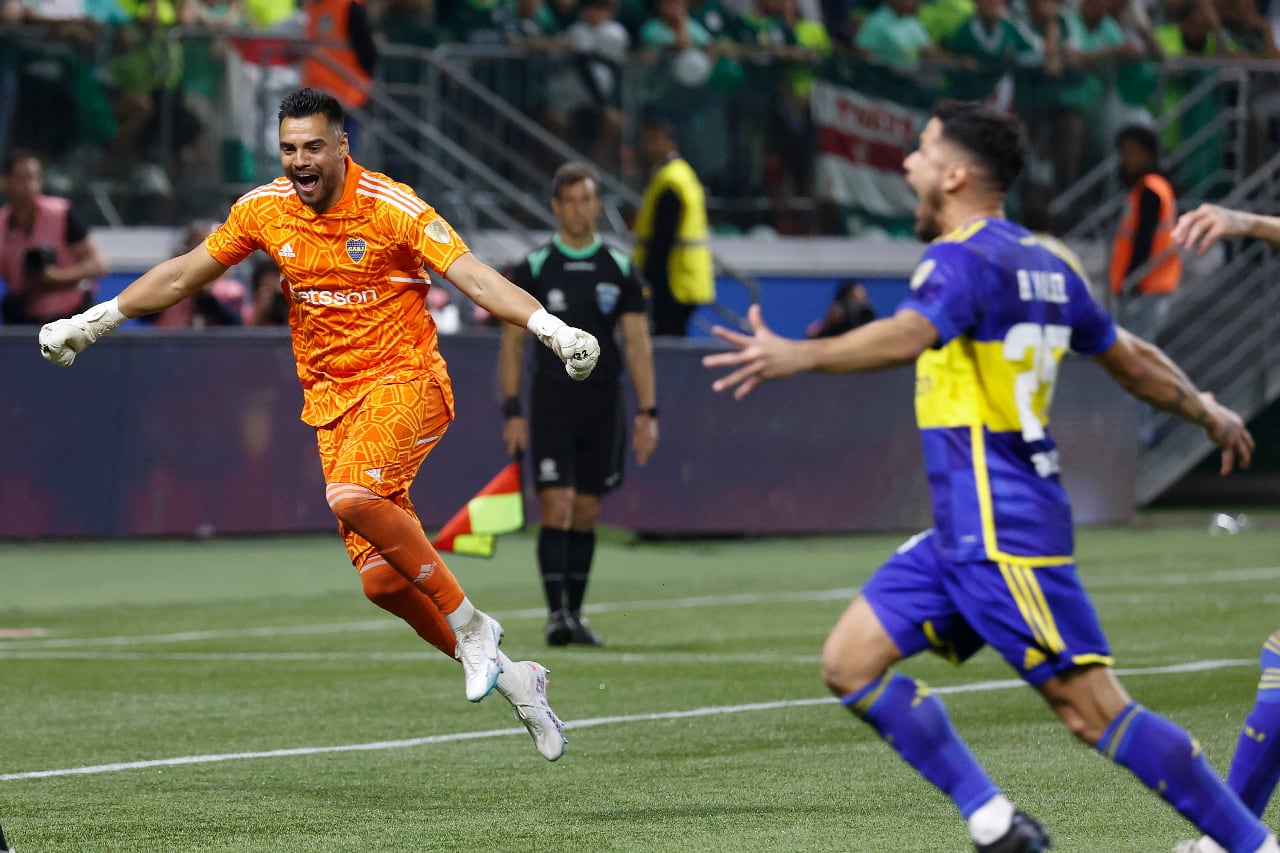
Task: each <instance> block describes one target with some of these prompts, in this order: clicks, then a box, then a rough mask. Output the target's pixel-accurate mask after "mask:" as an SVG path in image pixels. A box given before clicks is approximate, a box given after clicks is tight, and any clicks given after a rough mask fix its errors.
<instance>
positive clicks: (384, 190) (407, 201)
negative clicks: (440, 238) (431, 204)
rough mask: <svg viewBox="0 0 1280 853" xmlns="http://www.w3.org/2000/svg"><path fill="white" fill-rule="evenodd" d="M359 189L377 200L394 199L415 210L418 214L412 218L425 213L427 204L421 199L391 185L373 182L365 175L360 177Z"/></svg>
mask: <svg viewBox="0 0 1280 853" xmlns="http://www.w3.org/2000/svg"><path fill="white" fill-rule="evenodd" d="M360 187H361V188H363V189H365V190H369V191H370V192H369V193H366V194H371V195H375V196H377V197H379V198H386V199H388V200H390V199H395V200H397V201H399V202H400V203H401V204H402V205H404V206H406V207H410V208H416V209H417V210H418V212H417V213H415V214H414V216H420V215H422V214H423V213H424V212H426V209H427V203H426V202H425V201H423V200H422V199H420V198H417V197H416V196H413V195H411V194H409V193H407V192H405V191H404V190H401V189H399V188H397V187H394V186H392V185H391V184H388V183H385V182H383V181H375V180H373V179H372V178H370V177H369V176H368V175H367V174H365V175H361V176H360Z"/></svg>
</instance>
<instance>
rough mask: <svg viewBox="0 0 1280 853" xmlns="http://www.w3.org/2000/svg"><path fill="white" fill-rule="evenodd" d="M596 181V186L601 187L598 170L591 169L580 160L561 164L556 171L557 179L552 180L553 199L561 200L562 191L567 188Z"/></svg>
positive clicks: (589, 165)
mask: <svg viewBox="0 0 1280 853" xmlns="http://www.w3.org/2000/svg"><path fill="white" fill-rule="evenodd" d="M588 180H589V181H594V182H595V184H596V186H597V187H598V186H599V185H600V180H599V179H598V178H597V177H596V170H595V169H593V168H591V164H590V163H583V162H581V161H578V160H570V161H569V162H568V163H563V164H561V166H560V168H559V169H556V174H555V177H553V178H552V179H551V197H552V198H560V191H561V190H563V189H564V188H565V187H571V186H573V185H574V184H577V183H581V182H582V181H588Z"/></svg>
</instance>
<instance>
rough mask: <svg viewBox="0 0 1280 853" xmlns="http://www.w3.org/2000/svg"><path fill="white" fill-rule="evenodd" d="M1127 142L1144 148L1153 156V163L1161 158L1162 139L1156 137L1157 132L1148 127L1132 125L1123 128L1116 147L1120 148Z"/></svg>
mask: <svg viewBox="0 0 1280 853" xmlns="http://www.w3.org/2000/svg"><path fill="white" fill-rule="evenodd" d="M1126 142H1133V143H1135V144H1137V145H1140V146H1142V149H1143V150H1144V151H1146V152H1147V154H1149V155H1151V159H1152V161H1153V162H1154V161H1156V160H1158V159H1159V157H1160V139H1159V137H1157V136H1156V132H1155V131H1154V130H1152V129H1151V128H1149V127H1147V126H1146V125H1143V124H1130V125H1126V126H1125V127H1123V128H1121V130H1120V132H1119V133H1117V134H1116V147H1117V148H1119V147H1120V146H1121V145H1123V144H1124V143H1126Z"/></svg>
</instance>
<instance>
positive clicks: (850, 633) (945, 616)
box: [822, 533, 1048, 853]
mask: <svg viewBox="0 0 1280 853" xmlns="http://www.w3.org/2000/svg"><path fill="white" fill-rule="evenodd" d="M938 563H939V557H938V555H937V553H936V551H935V550H934V547H933V540H932V534H931V533H926V534H922V535H921V536H919V537H916V538H914V539H912V540H911V541H909V542H907V543H906V544H905V545H903V546H902V548H900V549H899V550H898V552H897V553H896V554H895V555H894V556H893V557H892V558H891V559H890V560H889V561H888V562H886V563H885V564H884V565H883V566H881V567H880V569H879V570H877V572H876V573H875V575H873V576H872V578H871V580H870V581H868V583H867V585H866V586H865V587H864V588H863V594H862V595H860V596H859V597H858V598H856V599H854V601H853V603H852V604H850V605H849V608H848V609H847V610H846V611H845V612H844V615H843V616H841V617H840V620H839V621H838V622H837V623H836V626H835V628H834V629H833V630H832V632H831V635H830V636H829V637H828V638H827V642H826V645H825V646H824V647H823V650H822V678H823V680H824V681H825V682H826V683H827V686H828V687H829V688H830V689H831V690H832V692H834V693H835V694H836V695H837V696H839V697H840V701H841V703H843V704H844V706H845V707H847V708H848V709H849V710H850V711H852V712H853V713H854V714H855V715H856V716H858V717H860V718H861V719H863V720H864V721H866V722H867V723H868V724H869V725H870V726H871V727H872V728H873V729H875V731H876V732H877V733H878V734H879V735H880V736H881V737H882V738H883V739H884V740H885V742H886V743H888V744H889V745H890V746H891V747H892V748H893V749H894V750H895V751H896V752H897V753H898V755H900V756H901V757H902V758H903V760H904V761H906V762H907V763H908V764H910V765H911V766H912V767H914V768H915V770H916V772H918V773H919V774H920V775H921V776H923V777H924V778H925V779H926V780H928V781H929V782H932V783H933V784H934V785H935V786H937V787H938V788H939V789H940V790H941V791H942V792H943V793H944V794H946V795H947V796H948V797H950V798H951V801H952V802H953V803H955V805H956V808H957V809H958V810H959V811H960V814H961V816H963V817H964V818H965V820H966V821H967V822H968V824H969V830H970V834H971V835H972V836H973V838H974V841H975V843H976V844H977V845H978V849H979V850H982V851H988V850H990V851H1001V853H1004V851H1008V853H1022V851H1036V850H1041V849H1043V846H1044V845H1045V844H1047V843H1048V837H1047V835H1045V834H1044V832H1043V830H1042V829H1041V828H1040V827H1039V825H1038V824H1035V823H1034V821H1031V820H1030V819H1029V818H1027V817H1026V816H1025V815H1022V814H1021V813H1018V812H1016V811H1015V809H1014V807H1013V805H1012V803H1010V802H1009V800H1008V799H1007V798H1005V797H1004V795H1003V794H1002V793H1001V791H1000V789H999V788H998V787H997V786H996V784H995V782H993V781H992V780H991V778H990V777H989V776H988V775H987V773H986V771H985V770H983V769H982V767H981V765H979V764H978V762H977V759H975V758H974V757H973V754H972V753H971V752H970V751H969V748H968V746H966V745H965V743H964V741H963V740H961V739H960V736H959V735H958V734H957V733H956V731H955V729H954V728H953V727H952V725H951V721H950V718H949V717H948V715H947V710H946V707H945V706H944V705H943V704H942V701H941V700H940V699H939V698H938V697H937V696H935V695H933V694H932V693H931V692H930V691H929V688H928V687H927V686H925V685H924V684H923V683H921V682H920V681H917V680H916V679H914V678H912V677H911V676H908V675H904V674H901V673H892V672H890V671H889V668H890V667H891V666H892V665H893V664H895V663H897V662H898V661H899V660H902V659H903V658H905V657H911V656H913V655H915V654H918V653H919V652H922V651H925V650H926V649H933V650H935V651H938V652H940V653H944V654H948V655H949V656H951V657H953V658H954V659H956V660H960V659H963V658H964V657H968V656H969V655H971V654H973V653H974V652H975V651H977V649H978V648H979V647H980V645H981V644H980V642H977V641H976V638H974V637H973V635H972V634H971V633H970V632H969V631H968V629H967V626H966V625H965V624H964V622H963V620H962V619H960V618H959V615H958V613H957V612H956V610H955V608H954V606H953V605H952V604H951V602H950V600H949V599H948V596H947V593H946V590H945V589H944V587H943V585H942V583H941V580H940V578H939V569H938Z"/></svg>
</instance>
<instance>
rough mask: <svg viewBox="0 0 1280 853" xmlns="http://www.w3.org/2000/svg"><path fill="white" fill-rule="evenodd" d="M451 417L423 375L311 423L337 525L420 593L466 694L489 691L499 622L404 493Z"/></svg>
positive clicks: (474, 696)
mask: <svg viewBox="0 0 1280 853" xmlns="http://www.w3.org/2000/svg"><path fill="white" fill-rule="evenodd" d="M451 419H452V412H451V411H450V409H449V405H448V403H447V401H446V399H445V396H444V393H443V391H442V390H441V388H440V386H439V385H438V384H437V383H436V382H435V381H434V380H432V379H431V378H430V377H427V376H423V377H420V378H417V379H414V380H411V381H408V382H397V383H389V384H385V385H381V386H378V387H377V388H375V389H374V390H373V391H372V392H370V394H369V395H368V397H366V398H365V400H364V401H363V402H362V403H361V404H360V405H359V406H357V407H356V408H354V409H352V410H351V411H349V412H347V413H346V414H345V415H344V416H343V417H342V418H341V419H339V420H338V421H337V422H336V423H335V424H332V425H329V426H328V427H323V428H319V429H317V430H316V436H317V441H318V443H319V446H320V457H321V461H322V463H323V465H324V469H325V470H324V473H325V482H326V483H327V484H328V485H327V486H326V489H325V496H326V498H327V499H328V501H329V507H330V509H331V510H332V511H333V514H334V516H335V517H337V519H338V521H339V523H340V526H341V528H342V530H343V532H344V535H345V533H346V532H348V531H349V532H351V533H355V534H357V535H358V536H360V537H361V538H363V539H365V540H366V541H368V542H369V543H370V545H371V546H372V547H373V549H374V550H376V551H377V553H379V554H380V555H382V557H383V558H384V559H385V560H386V561H387V563H388V564H389V565H390V566H391V567H392V568H394V569H395V570H396V571H397V572H399V573H400V574H401V575H402V576H403V577H404V578H405V579H406V580H408V581H409V582H410V583H411V584H413V585H414V586H415V587H417V588H418V589H419V590H421V591H422V592H423V593H425V594H426V596H427V597H428V598H430V599H431V601H432V603H434V604H435V606H436V608H437V609H438V610H439V611H440V613H441V614H443V616H444V618H445V621H446V622H447V623H448V625H449V627H450V628H451V629H452V630H453V633H454V636H455V637H456V639H457V644H456V649H455V655H456V656H457V658H458V659H459V660H460V661H461V662H462V668H463V673H464V675H465V678H466V693H467V698H468V699H470V700H471V701H473V702H478V701H480V700H481V699H483V698H484V697H485V696H487V695H488V693H489V691H491V690H492V689H493V687H494V684H495V683H496V682H497V678H498V674H499V673H500V672H501V664H500V662H499V659H498V643H499V642H501V639H502V626H501V625H499V624H498V623H497V621H496V620H494V619H492V618H490V617H489V616H488V615H486V614H484V613H482V612H481V611H479V610H477V609H476V608H475V606H474V605H473V604H472V603H471V601H470V600H469V599H468V598H467V597H466V594H465V593H464V592H463V590H462V587H461V585H460V584H459V583H458V581H457V579H456V578H455V577H454V576H453V573H452V572H450V571H449V568H448V566H446V565H445V562H444V560H443V559H442V558H441V557H440V554H439V553H438V552H437V551H436V549H435V548H434V547H432V545H431V542H430V540H429V539H428V538H427V534H426V532H425V531H424V530H423V529H422V525H421V524H420V523H419V522H418V519H417V517H416V516H414V515H413V513H412V512H407V511H405V509H404V508H403V507H402V506H400V505H398V504H397V502H396V500H395V498H396V497H398V496H403V495H407V494H408V491H409V486H410V484H411V483H412V482H413V478H414V476H415V475H416V474H417V471H418V468H419V466H421V464H422V462H423V460H424V459H425V458H426V456H427V454H428V453H430V452H431V450H432V449H434V448H435V446H436V445H437V444H438V443H439V439H440V437H441V436H442V435H443V434H444V431H445V429H446V428H447V427H448V425H449V421H450V420H451Z"/></svg>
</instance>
